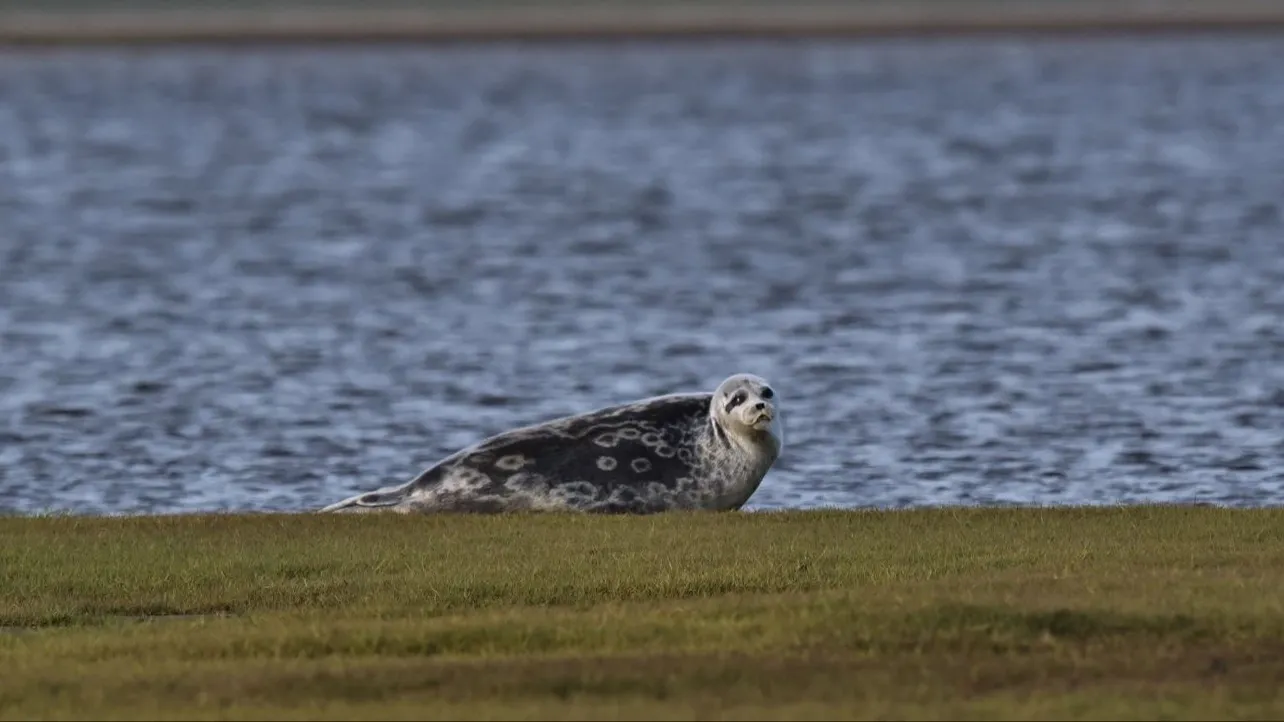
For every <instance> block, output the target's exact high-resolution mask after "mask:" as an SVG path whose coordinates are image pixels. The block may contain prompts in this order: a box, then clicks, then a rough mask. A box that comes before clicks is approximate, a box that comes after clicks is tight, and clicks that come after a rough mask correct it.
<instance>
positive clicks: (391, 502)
mask: <svg viewBox="0 0 1284 722" xmlns="http://www.w3.org/2000/svg"><path fill="white" fill-rule="evenodd" d="M778 403H779V400H778V397H777V396H776V392H775V390H774V389H772V388H771V387H770V386H768V385H767V382H766V381H765V380H763V379H762V378H761V377H758V376H755V375H753V374H746V373H741V374H735V375H733V376H730V377H728V378H727V379H726V380H724V381H723V382H722V383H721V384H719V385H718V388H717V389H716V390H715V391H713V392H712V393H709V392H696V393H677V394H669V395H665V396H655V397H651V398H646V399H642V400H639V401H635V402H632V403H627V404H620V405H615V406H608V407H605V408H601V409H597V410H596V411H590V412H587V413H581V414H577V415H574V416H566V417H562V418H558V419H553V420H550V421H545V422H543V423H539V424H535V425H533V426H524V427H520V428H515V429H511V430H509V431H506V432H503V433H501V434H498V435H495V436H492V437H489V438H487V439H485V440H483V441H481V442H479V443H477V444H475V445H473V446H470V447H467V448H465V449H462V450H460V451H457V452H455V453H454V454H451V455H450V456H448V457H446V458H445V459H442V460H441V461H439V462H437V463H436V464H434V465H432V466H430V467H429V468H427V469H426V470H424V471H423V473H421V474H419V475H418V476H417V477H415V478H414V479H412V480H410V481H408V482H406V483H404V484H402V485H399V486H393V487H385V488H382V489H378V490H376V491H370V492H366V493H364V494H359V495H357V496H353V497H350V498H348V499H344V500H343V501H340V502H337V503H334V504H331V505H329V506H326V507H324V508H322V509H320V510H319V511H320V512H376V511H392V512H400V513H407V514H409V513H437V512H471V513H490V514H495V513H504V512H519V511H570V512H586V513H594V512H595V513H614V514H650V513H658V512H664V511H671V510H709V511H732V510H735V509H739V508H740V507H741V506H743V505H744V503H745V502H747V501H748V500H749V497H751V496H752V495H753V493H754V492H755V491H757V489H758V486H759V484H761V483H762V480H763V477H765V476H766V475H767V471H768V470H769V469H770V468H771V466H772V464H774V463H775V461H776V459H777V458H779V456H780V453H781V449H782V448H783V445H784V438H783V434H782V433H781V426H782V424H781V418H780V413H779V410H778V406H777V404H778Z"/></svg>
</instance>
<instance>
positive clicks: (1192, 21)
mask: <svg viewBox="0 0 1284 722" xmlns="http://www.w3.org/2000/svg"><path fill="white" fill-rule="evenodd" d="M354 4H356V3H354ZM212 5H213V4H212V3H211V4H208V5H205V6H204V7H199V8H180V9H165V10H140V9H129V10H102V9H90V10H82V11H76V12H72V11H61V12H59V11H38V10H37V11H33V10H13V9H5V10H0V43H6V44H58V43H163V42H287V41H296V42H321V41H353V42H369V41H446V40H497V39H574V38H585V39H609V38H663V37H710V36H727V37H736V36H741V37H743V36H759V37H788V36H812V37H826V36H861V35H873V36H878V35H924V34H961V33H975V32H1141V31H1196V32H1202V31H1210V30H1272V31H1279V30H1284V0H1078V1H1075V0H852V1H850V2H832V1H831V2H815V1H812V0H797V1H795V2H788V0H781V2H776V3H771V2H753V3H734V2H710V3H701V2H691V1H688V2H685V3H682V4H676V3H672V2H657V1H655V0H652V1H651V2H647V0H637V1H636V2H633V3H610V4H606V3H604V4H594V3H582V4H578V5H570V4H565V3H558V2H556V0H550V1H549V2H544V3H539V4H534V3H532V4H529V5H523V6H520V7H514V6H511V5H510V6H508V7H496V5H494V4H492V3H487V2H485V1H484V0H471V1H470V2H461V3H460V4H458V5H449V6H442V5H437V4H432V5H427V6H421V7H419V8H408V7H404V6H402V7H397V8H388V7H378V6H375V7H370V6H367V7H366V8H364V9H360V10H358V9H354V8H344V7H335V6H330V7H327V8H299V7H295V8H289V7H285V8H280V7H278V8H272V9H263V10H237V9H229V10H218V9H215V8H213V7H211V6H212ZM172 7H173V6H171V8H172ZM10 8H12V4H11V5H10Z"/></svg>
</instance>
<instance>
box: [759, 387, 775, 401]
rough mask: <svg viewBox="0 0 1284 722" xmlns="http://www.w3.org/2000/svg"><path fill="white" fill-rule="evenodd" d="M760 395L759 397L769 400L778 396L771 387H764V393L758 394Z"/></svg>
mask: <svg viewBox="0 0 1284 722" xmlns="http://www.w3.org/2000/svg"><path fill="white" fill-rule="evenodd" d="M758 395H759V396H761V397H763V398H764V399H769V398H771V397H772V396H775V395H776V392H775V391H772V390H771V387H770V386H763V387H762V393H760V394H758Z"/></svg>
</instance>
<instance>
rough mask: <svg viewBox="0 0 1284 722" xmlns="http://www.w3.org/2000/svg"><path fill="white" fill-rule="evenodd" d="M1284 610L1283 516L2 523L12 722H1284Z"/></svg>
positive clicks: (947, 513) (1125, 511)
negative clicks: (668, 721)
mask: <svg viewBox="0 0 1284 722" xmlns="http://www.w3.org/2000/svg"><path fill="white" fill-rule="evenodd" d="M1281 590H1284V510H1226V509H1214V508H1142V507H1137V508H1120V509H1057V510H1035V509H1026V510H1015V509H1011V510H931V511H913V512H864V511H861V512H791V513H770V514H768V513H758V514H725V515H699V514H697V515H664V516H656V517H645V518H603V517H590V518H582V517H567V516H524V517H444V518H404V517H378V516H364V517H352V516H347V517H345V516H319V515H297V516H276V515H250V516H190V517H146V518H126V519H103V518H0V624H2V625H6V626H7V627H8V630H7V631H6V632H5V633H0V670H4V674H3V676H2V677H0V716H2V717H5V718H23V719H34V718H49V717H64V718H65V717H72V716H75V717H89V716H96V715H105V716H106V717H107V718H123V717H134V718H137V717H148V718H157V717H168V718H174V717H182V718H184V719H193V718H214V717H219V718H259V719H262V718H265V717H271V718H297V719H323V718H330V719H339V718H345V719H350V718H353V717H357V718H370V717H379V718H397V717H401V718H406V719H426V718H434V717H447V716H449V717H452V718H465V719H468V718H495V717H501V718H514V717H542V718H550V717H551V718H562V719H574V718H583V719H589V718H600V717H601V716H605V717H608V718H609V717H621V716H624V717H635V718H641V717H646V718H656V717H659V718H677V717H681V718H691V717H700V718H710V717H751V718H780V719H784V718H786V717H789V718H794V717H801V718H831V719H832V718H835V717H843V718H851V717H857V718H874V717H881V718H887V717H902V718H903V717H920V718H921V717H929V718H952V719H957V718H989V719H993V718H1021V717H1026V716H1033V717H1051V716H1056V717H1081V718H1082V717H1093V718H1101V717H1111V718H1156V717H1166V718H1191V719H1196V718H1209V717H1214V718H1228V717H1258V718H1260V717H1268V716H1275V717H1278V716H1280V715H1281V714H1284V692H1282V691H1281V688H1280V686H1279V684H1278V680H1279V679H1280V678H1281V677H1284V594H1281ZM181 615H201V616H196V617H188V616H181Z"/></svg>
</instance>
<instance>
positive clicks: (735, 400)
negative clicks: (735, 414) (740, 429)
mask: <svg viewBox="0 0 1284 722" xmlns="http://www.w3.org/2000/svg"><path fill="white" fill-rule="evenodd" d="M746 398H748V396H747V395H746V394H745V392H744V391H737V392H736V395H735V396H732V397H731V400H730V401H728V402H727V405H726V406H724V407H723V408H722V410H723V411H725V412H726V413H728V414H729V413H731V410H732V409H734V408H736V407H737V406H739V405H740V404H743V403H744V402H745V399H746Z"/></svg>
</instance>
